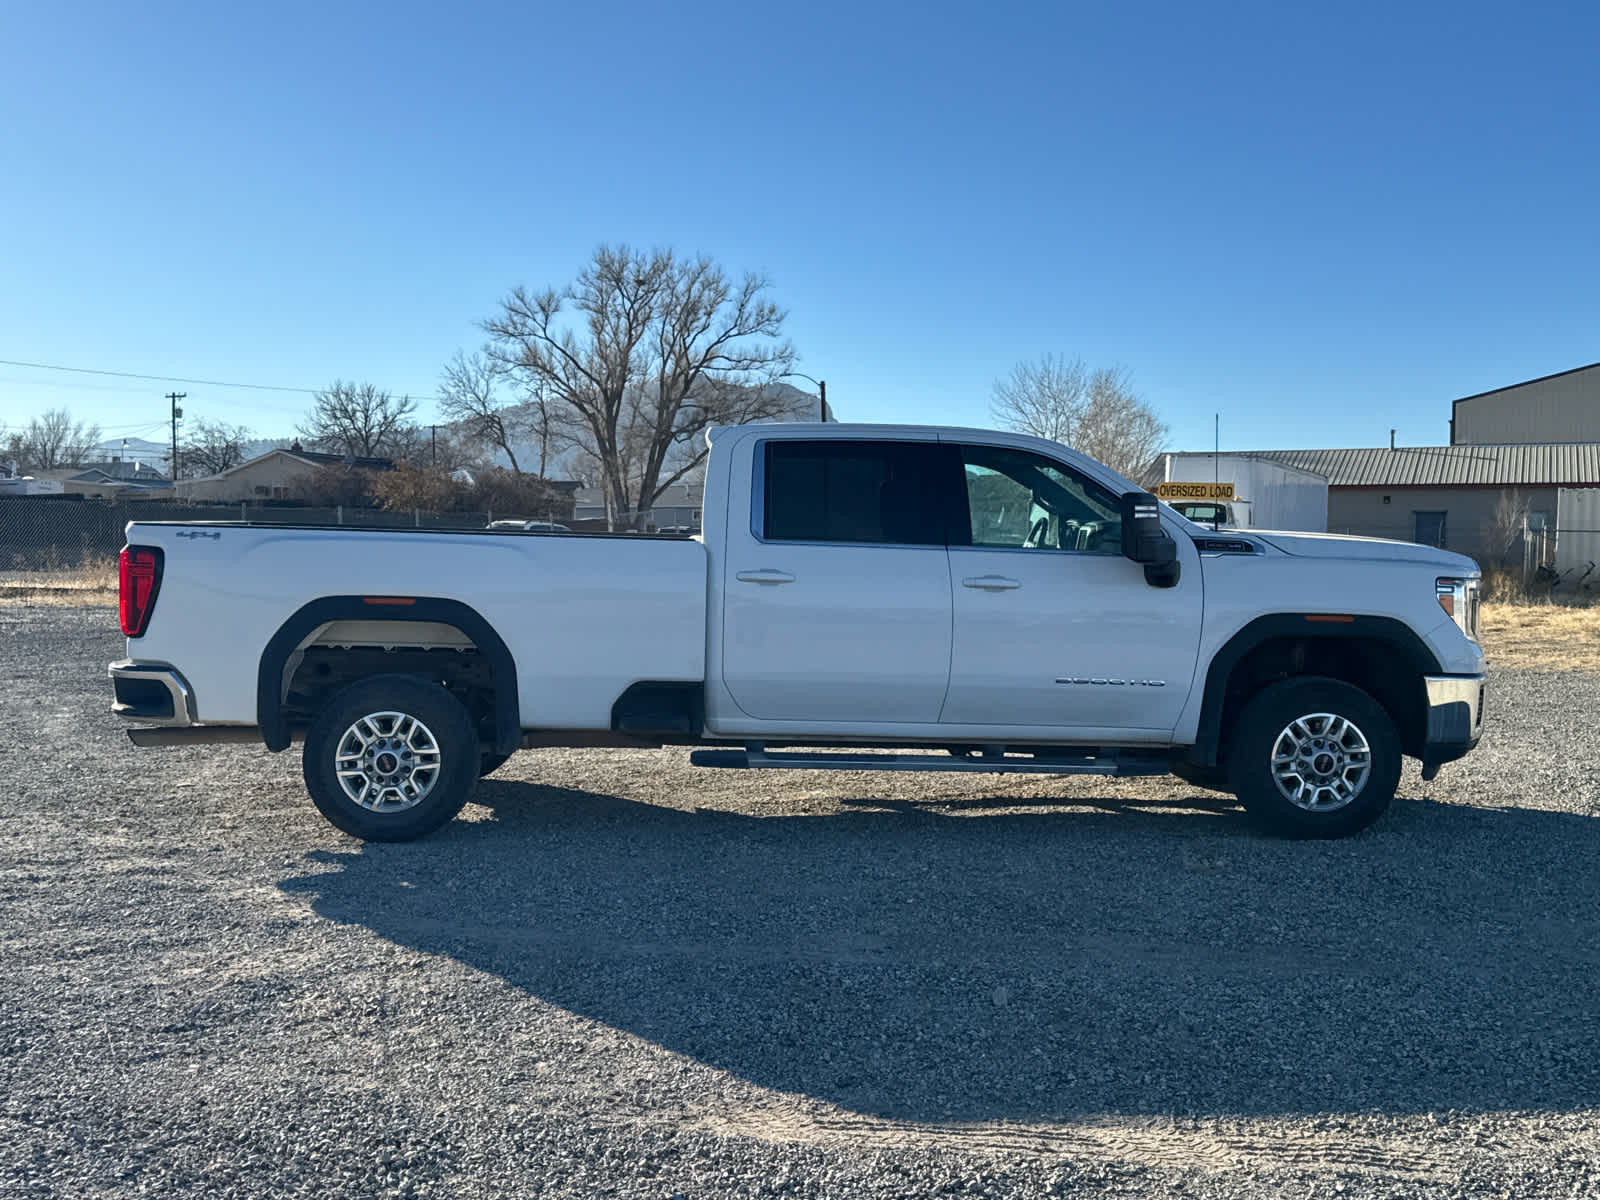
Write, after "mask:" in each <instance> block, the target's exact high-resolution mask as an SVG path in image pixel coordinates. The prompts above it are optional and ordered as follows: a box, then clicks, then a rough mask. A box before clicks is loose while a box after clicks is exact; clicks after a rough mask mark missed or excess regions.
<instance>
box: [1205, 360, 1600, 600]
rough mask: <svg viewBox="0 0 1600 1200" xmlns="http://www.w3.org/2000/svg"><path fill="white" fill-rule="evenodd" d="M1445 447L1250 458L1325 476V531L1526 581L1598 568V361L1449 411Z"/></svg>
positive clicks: (1266, 453) (1262, 453)
mask: <svg viewBox="0 0 1600 1200" xmlns="http://www.w3.org/2000/svg"><path fill="white" fill-rule="evenodd" d="M1450 439H1451V444H1450V445H1448V446H1398V447H1394V446H1380V447H1377V448H1372V449H1367V448H1362V449H1352V450H1256V451H1249V452H1248V453H1250V454H1253V455H1257V456H1259V457H1261V458H1264V459H1267V460H1269V461H1272V462H1279V463H1283V464H1284V465H1286V466H1291V467H1297V468H1299V469H1300V470H1302V471H1310V472H1313V473H1314V474H1317V475H1321V476H1324V477H1325V478H1326V479H1327V480H1328V530H1329V532H1332V533H1354V534H1361V535H1364V536H1368V537H1386V538H1399V539H1402V540H1404V541H1412V542H1425V543H1428V544H1430V545H1436V546H1443V547H1446V548H1447V549H1450V550H1458V551H1460V552H1461V553H1463V554H1470V555H1472V556H1473V557H1474V558H1476V559H1478V560H1479V562H1481V563H1483V564H1485V565H1495V564H1507V565H1513V564H1520V565H1522V566H1523V567H1524V568H1525V569H1526V570H1528V571H1529V572H1531V571H1532V570H1533V569H1534V568H1536V567H1538V566H1539V565H1541V564H1545V565H1549V564H1554V565H1555V567H1556V568H1557V569H1558V570H1563V571H1568V572H1577V573H1580V574H1581V573H1582V571H1583V568H1584V566H1585V565H1586V563H1587V562H1589V561H1590V560H1595V559H1597V558H1600V363H1593V364H1591V365H1589V366H1587V367H1578V368H1576V369H1575V370H1571V371H1563V372H1561V373H1560V374H1557V375H1547V376H1544V377H1543V378H1540V379H1532V380H1529V381H1528V382H1526V383H1519V384H1514V385H1512V386H1510V387H1503V388H1497V389H1495V390H1494V391H1489V392H1481V393H1479V394H1477V395H1473V396H1466V397H1463V398H1462V399H1460V400H1457V401H1455V402H1454V403H1453V404H1452V405H1451V417H1450ZM1234 453H1244V452H1234Z"/></svg>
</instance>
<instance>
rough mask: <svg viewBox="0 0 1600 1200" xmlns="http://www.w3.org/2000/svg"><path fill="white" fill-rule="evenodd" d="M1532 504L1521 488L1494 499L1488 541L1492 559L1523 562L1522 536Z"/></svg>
mask: <svg viewBox="0 0 1600 1200" xmlns="http://www.w3.org/2000/svg"><path fill="white" fill-rule="evenodd" d="M1531 510H1532V505H1531V503H1530V502H1529V500H1528V497H1527V496H1525V495H1523V494H1522V491H1521V489H1520V488H1512V489H1511V490H1510V491H1509V492H1501V493H1500V495H1499V497H1498V498H1497V499H1496V500H1495V502H1494V513H1493V514H1492V515H1491V516H1490V518H1489V527H1488V529H1487V530H1486V531H1485V532H1486V534H1487V535H1488V536H1487V537H1486V538H1485V539H1484V540H1485V541H1486V542H1487V543H1488V546H1487V548H1488V550H1489V555H1490V560H1491V561H1492V562H1493V563H1494V564H1495V565H1496V566H1501V567H1511V566H1517V567H1520V566H1521V565H1522V562H1521V548H1522V539H1523V537H1524V535H1525V533H1526V531H1527V528H1528V513H1529V512H1530V511H1531Z"/></svg>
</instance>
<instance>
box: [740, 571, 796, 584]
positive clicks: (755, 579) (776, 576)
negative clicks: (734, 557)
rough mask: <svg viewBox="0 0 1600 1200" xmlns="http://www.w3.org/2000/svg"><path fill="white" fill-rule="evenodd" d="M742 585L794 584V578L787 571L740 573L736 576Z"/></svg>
mask: <svg viewBox="0 0 1600 1200" xmlns="http://www.w3.org/2000/svg"><path fill="white" fill-rule="evenodd" d="M734 578H735V579H737V580H738V581H739V582H740V583H793V582H794V576H793V575H791V574H789V573H788V572H787V571H774V570H771V569H770V568H769V569H767V570H763V571H740V572H739V573H738V574H737V575H735V576H734Z"/></svg>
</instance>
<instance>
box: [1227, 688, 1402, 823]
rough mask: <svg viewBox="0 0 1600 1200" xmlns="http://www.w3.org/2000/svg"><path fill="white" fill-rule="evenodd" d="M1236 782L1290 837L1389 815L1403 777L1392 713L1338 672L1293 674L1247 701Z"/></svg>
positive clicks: (1233, 748)
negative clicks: (1329, 675)
mask: <svg viewBox="0 0 1600 1200" xmlns="http://www.w3.org/2000/svg"><path fill="white" fill-rule="evenodd" d="M1228 775H1229V784H1230V786H1231V788H1232V790H1233V791H1234V793H1235V794H1236V795H1237V796H1238V797H1239V800H1240V801H1241V802H1242V803H1243V804H1244V806H1245V808H1246V809H1247V810H1248V811H1249V813H1250V815H1251V817H1253V818H1254V819H1255V821H1256V822H1257V823H1258V824H1260V825H1261V826H1262V827H1263V828H1265V829H1268V830H1270V831H1271V832H1273V833H1277V834H1281V835H1283V836H1286V837H1298V838H1313V837H1321V838H1327V837H1343V836H1344V835H1346V834H1350V833H1355V832H1356V831H1357V830H1360V829H1365V828H1366V827H1367V826H1368V825H1370V824H1372V822H1374V821H1376V820H1377V819H1378V818H1379V817H1380V816H1382V815H1383V811H1384V810H1385V809H1386V808H1388V807H1389V802H1390V801H1391V800H1392V799H1394V791H1395V788H1396V787H1397V786H1399V783H1400V738H1399V735H1398V734H1397V733H1396V732H1395V728H1394V722H1393V721H1392V720H1391V719H1390V718H1389V714H1388V713H1387V712H1385V711H1384V709H1383V707H1382V705H1380V704H1379V703H1378V702H1377V701H1376V700H1374V699H1373V698H1372V697H1371V696H1369V695H1367V693H1366V692H1364V691H1362V690H1361V689H1360V688H1357V687H1353V686H1351V685H1350V684H1348V683H1342V682H1340V681H1339V680H1336V679H1322V678H1310V679H1286V680H1284V681H1283V682H1281V683H1275V684H1273V685H1272V686H1271V687H1268V688H1266V689H1264V690H1263V691H1262V692H1261V693H1260V694H1259V695H1257V696H1255V697H1254V698H1253V699H1252V700H1251V701H1250V702H1249V703H1248V704H1246V705H1245V706H1244V709H1243V711H1242V712H1241V713H1240V714H1239V719H1238V722H1237V724H1236V725H1235V729H1234V735H1233V740H1232V742H1231V743H1230V745H1229V751H1228Z"/></svg>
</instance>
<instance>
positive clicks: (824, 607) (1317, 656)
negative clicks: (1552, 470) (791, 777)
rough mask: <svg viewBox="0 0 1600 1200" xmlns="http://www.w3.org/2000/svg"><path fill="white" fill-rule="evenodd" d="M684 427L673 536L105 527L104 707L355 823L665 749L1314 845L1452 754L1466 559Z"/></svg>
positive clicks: (1468, 631)
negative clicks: (570, 758) (1197, 804)
mask: <svg viewBox="0 0 1600 1200" xmlns="http://www.w3.org/2000/svg"><path fill="white" fill-rule="evenodd" d="M710 443H711V450H710V457H709V460H708V465H707V475H706V485H705V501H704V506H703V512H704V533H703V536H702V537H701V538H698V539H689V538H640V537H615V536H607V535H584V534H573V533H555V532H550V533H544V532H541V533H523V532H499V531H482V532H444V531H437V532H435V531H424V530H417V531H393V530H391V531H371V530H355V529H349V528H335V529H328V528H306V527H299V528H286V527H282V526H263V525H254V524H232V523H225V522H218V523H143V522H135V523H133V524H130V525H129V526H128V545H127V548H126V549H125V550H124V551H123V553H122V561H121V580H120V583H121V621H122V628H123V631H124V633H126V635H127V638H128V642H127V658H125V659H123V660H122V661H120V662H116V663H113V664H111V667H110V674H111V678H112V681H113V684H114V688H115V694H116V695H115V705H114V711H115V712H116V713H117V714H118V715H120V716H121V717H123V718H126V719H127V720H129V721H132V722H135V723H137V725H138V726H139V727H138V728H134V729H131V730H130V735H131V737H132V739H133V741H134V742H135V743H137V744H139V745H171V744H187V743H191V742H204V741H241V740H250V741H260V742H262V743H264V744H265V745H266V747H267V748H268V749H269V750H274V751H277V750H283V749H286V748H287V747H288V746H289V745H290V744H291V742H292V741H294V740H296V739H298V738H303V740H304V743H305V745H304V775H305V782H306V787H307V789H308V791H309V792H310V794H311V798H312V800H313V801H314V802H315V803H316V805H317V807H318V808H319V809H320V810H321V811H322V813H323V814H324V815H325V816H326V817H327V818H328V820H330V821H331V822H332V823H333V824H334V825H336V826H338V827H339V828H340V829H343V830H345V831H347V832H349V833H351V834H354V835H355V836H357V837H361V838H368V839H374V840H384V841H399V840H406V839H410V838H416V837H419V836H422V835H423V834H426V833H428V832H430V831H432V830H434V829H436V828H438V827H439V826H440V825H442V824H443V823H444V822H446V821H448V820H450V819H451V817H453V816H454V815H455V814H456V813H457V812H458V811H459V810H460V808H461V806H462V805H463V804H464V803H465V802H466V800H467V798H468V796H469V794H470V793H471V791H472V789H473V786H474V784H475V783H476V781H477V779H478V778H479V776H480V775H482V774H485V773H487V772H489V771H492V770H494V769H495V768H496V767H498V766H499V765H500V764H501V763H502V762H504V761H505V758H506V756H508V755H510V754H511V753H512V752H514V751H516V750H518V749H519V748H532V747H539V746H554V745H584V746H605V745H614V746H660V745H664V744H685V745H691V746H697V747H700V749H697V750H695V751H694V752H693V753H692V755H691V758H692V760H693V761H695V762H697V763H700V764H702V765H706V766H736V767H746V768H749V767H784V768H797V767H805V768H818V769H825V768H834V769H847V770H849V769H853V770H884V769H897V770H948V771H977V772H1001V771H1032V772H1040V773H1048V774H1065V773H1090V774H1122V775H1127V774H1156V773H1165V772H1169V771H1170V772H1173V773H1175V774H1177V775H1179V776H1180V777H1182V778H1184V779H1186V780H1188V781H1190V782H1192V783H1195V784H1198V785H1201V786H1205V787H1209V788H1216V789H1220V790H1225V791H1228V792H1232V793H1234V794H1235V795H1237V796H1238V797H1239V799H1240V800H1241V801H1242V802H1243V804H1244V806H1245V807H1246V809H1247V810H1248V811H1249V813H1250V814H1251V815H1252V816H1253V817H1254V818H1255V819H1256V820H1257V821H1258V822H1259V823H1260V824H1262V825H1263V826H1265V827H1267V828H1269V829H1271V830H1274V831H1277V832H1279V833H1283V834H1286V835H1289V836H1299V837H1327V836H1337V835H1341V834H1347V833H1351V832H1353V831H1355V830H1358V829H1360V828H1362V827H1364V826H1366V825H1367V824H1369V823H1370V822H1372V821H1373V820H1374V819H1376V818H1377V817H1378V816H1379V815H1380V814H1381V813H1382V812H1383V810H1384V808H1385V807H1386V806H1387V805H1388V803H1389V801H1390V799H1391V797H1392V796H1393V794H1394V790H1395V787H1396V786H1397V783H1398V780H1399V775H1400V765H1401V757H1402V755H1410V756H1412V757H1415V758H1418V759H1420V760H1421V763H1422V770H1423V776H1424V778H1432V777H1433V774H1434V773H1435V772H1437V770H1438V769H1439V766H1440V764H1442V763H1445V762H1448V761H1450V760H1451V759H1455V758H1459V757H1460V756H1461V755H1463V754H1465V753H1467V751H1469V750H1470V749H1471V748H1472V747H1473V746H1474V745H1476V744H1477V742H1478V738H1479V734H1480V722H1481V718H1482V714H1483V695H1484V669H1483V654H1482V652H1481V651H1480V649H1479V647H1478V644H1477V639H1476V625H1477V608H1478V584H1479V575H1478V570H1477V567H1476V565H1475V564H1474V563H1473V562H1472V560H1470V559H1468V558H1464V557H1461V556H1460V555H1456V554H1450V553H1446V552H1444V551H1442V550H1437V549H1433V548H1431V547H1425V546H1416V545H1410V544H1406V543H1402V542H1389V541H1378V540H1368V539H1359V538H1344V537H1330V536H1325V535H1311V534H1304V533H1295V534H1287V533H1271V532H1264V531H1251V532H1249V533H1235V532H1229V533H1225V534H1219V533H1217V532H1216V531H1213V530H1209V529H1206V528H1203V527H1201V526H1198V525H1194V524H1191V523H1190V522H1188V521H1186V520H1184V518H1182V517H1181V516H1179V515H1178V514H1177V513H1176V512H1174V511H1173V510H1172V509H1170V508H1167V507H1166V506H1164V505H1161V504H1159V503H1158V502H1157V501H1156V499H1155V498H1154V497H1153V496H1151V495H1149V494H1148V493H1146V492H1144V491H1142V490H1141V489H1139V488H1137V487H1136V486H1134V485H1133V484H1132V483H1130V482H1128V481H1127V480H1126V479H1123V478H1121V477H1120V476H1118V475H1117V474H1116V473H1115V472H1113V471H1111V470H1110V469H1108V468H1106V467H1104V466H1102V465H1100V464H1098V463H1096V462H1094V461H1092V460H1090V459H1087V458H1085V457H1084V456H1082V455H1080V454H1078V453H1076V452H1074V451H1072V450H1069V449H1066V448H1064V447H1062V446H1059V445H1056V444H1054V443H1051V442H1046V441H1040V440H1038V439H1034V438H1029V437H1023V436H1020V435H1014V434H1004V433H993V432H983V431H977V430H964V429H929V428H914V427H893V426H851V425H837V424H826V425H749V426H737V427H725V428H719V429H716V430H713V431H712V433H711V434H710ZM783 747H788V748H789V749H783ZM797 747H803V748H805V749H803V750H801V749H796V748H797ZM869 748H870V749H872V750H874V751H883V750H891V751H893V752H894V753H892V754H884V753H863V751H864V750H866V749H869Z"/></svg>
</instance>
